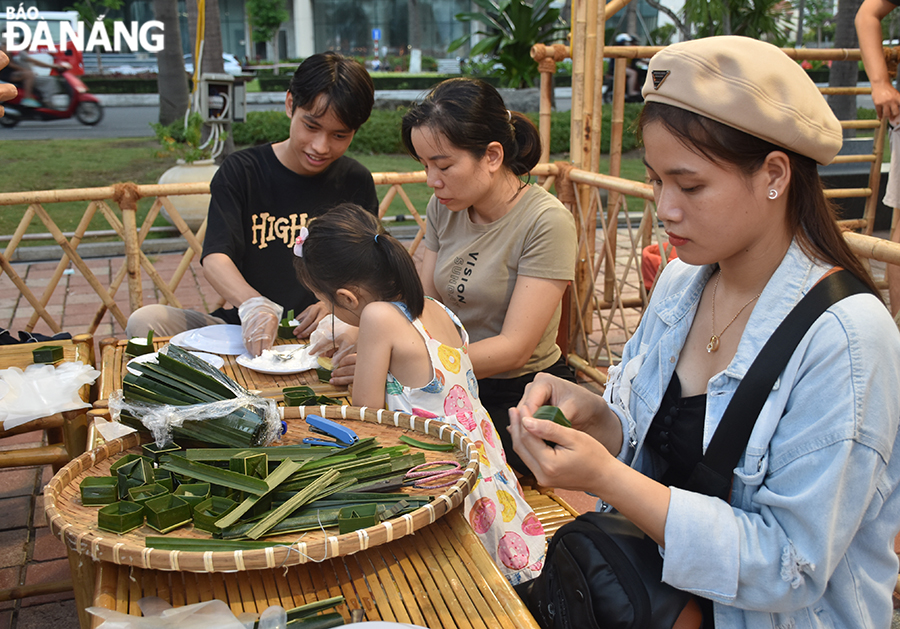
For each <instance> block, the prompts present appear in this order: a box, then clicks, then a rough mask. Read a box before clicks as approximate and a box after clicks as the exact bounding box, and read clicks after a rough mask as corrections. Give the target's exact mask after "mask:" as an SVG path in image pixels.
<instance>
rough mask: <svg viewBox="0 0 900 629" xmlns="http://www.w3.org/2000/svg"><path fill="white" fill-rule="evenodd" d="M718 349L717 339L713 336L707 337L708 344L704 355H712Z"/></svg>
mask: <svg viewBox="0 0 900 629" xmlns="http://www.w3.org/2000/svg"><path fill="white" fill-rule="evenodd" d="M718 349H719V337H718V336H716V335H715V334H713V335H712V336H711V337H709V343H707V344H706V353H707V354H712V353H713V352H714V351H716V350H718Z"/></svg>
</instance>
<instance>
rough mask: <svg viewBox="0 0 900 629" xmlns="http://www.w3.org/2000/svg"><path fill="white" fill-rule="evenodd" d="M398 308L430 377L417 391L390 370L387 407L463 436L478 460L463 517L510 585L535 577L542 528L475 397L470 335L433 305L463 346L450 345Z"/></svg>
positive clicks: (541, 547) (455, 319)
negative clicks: (422, 350)
mask: <svg viewBox="0 0 900 629" xmlns="http://www.w3.org/2000/svg"><path fill="white" fill-rule="evenodd" d="M392 303H393V304H394V305H395V306H397V307H398V308H399V309H400V310H401V311H402V312H403V314H405V315H406V318H407V319H409V320H410V322H411V323H412V325H413V326H414V327H415V328H416V330H418V331H419V334H421V335H422V338H423V339H424V340H425V346H426V347H427V348H428V354H429V356H430V357H431V365H432V367H433V369H434V378H432V380H431V382H430V383H428V385H426V386H424V387H422V388H420V389H411V388H410V387H405V386H403V385H402V384H400V383H399V382H398V381H397V380H396V379H395V378H394V376H393V375H391V373H390V372H389V373H388V375H387V385H386V387H385V395H386V398H387V407H388V408H389V409H390V410H392V411H402V412H405V413H411V414H413V415H418V416H419V417H434V418H438V419H440V420H442V421H445V422H447V423H449V424H452V425H453V426H455V427H456V428H457V429H459V430H460V431H462V432H463V433H465V434H466V435H467V436H468V437H469V439H471V440H472V441H473V442H474V443H475V446H476V447H477V449H478V454H479V457H480V459H481V465H480V471H479V474H478V478H477V480H476V483H475V488H474V489H473V490H472V492H471V493H470V494H469V495H468V496H467V497H466V500H465V503H464V508H465V514H466V518H467V519H468V520H469V523H470V524H471V525H472V528H473V529H474V530H475V532H476V533H477V534H478V536H479V537H480V538H481V541H482V543H483V544H484V545H485V547H486V548H487V550H488V552H489V553H490V554H491V556H492V557H493V558H494V561H495V562H496V564H497V566H498V567H499V568H500V571H501V572H502V573H503V575H504V576H505V577H506V578H507V580H509V582H510V583H512V584H513V585H516V584H518V583H521V582H524V581H528V580H530V579H533V578H535V577H537V576H538V575H539V574H540V572H541V568H542V567H543V564H544V546H545V543H544V527H543V526H542V525H541V523H540V521H539V520H538V518H537V516H536V515H535V513H534V510H533V509H532V508H531V507H530V506H529V505H528V503H527V502H525V498H524V497H523V496H522V488H521V487H520V486H519V482H518V481H517V480H516V476H515V474H514V473H513V471H512V469H511V468H510V467H509V466H508V465H507V464H506V455H505V453H504V452H503V446H502V445H501V443H500V438H499V436H498V435H497V432H496V430H495V429H494V424H493V423H492V422H491V418H490V416H489V415H488V413H487V411H486V410H485V409H484V407H483V406H482V405H481V402H480V401H479V399H478V381H477V380H476V379H475V373H474V371H473V370H472V361H471V359H470V358H469V355H468V344H469V335H468V334H467V333H466V330H465V328H464V327H463V325H462V323H461V322H460V320H459V318H458V317H457V316H456V315H455V314H453V312H451V311H450V310H449V309H448V308H447V307H446V306H444V305H443V304H440V302H435V303H438V304H439V305H440V306H441V307H442V308H444V310H445V311H446V313H447V315H448V316H449V317H450V318H451V319H452V320H453V323H455V324H456V327H457V328H458V329H459V334H460V337H461V338H462V347H450V346H449V345H444V344H443V343H441V342H440V341H438V340H437V339H434V338H432V336H431V335H430V334H429V333H428V330H426V329H425V326H424V325H422V322H421V321H420V320H419V319H415V320H414V319H413V318H412V317H411V316H410V313H409V310H408V309H407V308H406V305H405V304H403V303H402V302H392Z"/></svg>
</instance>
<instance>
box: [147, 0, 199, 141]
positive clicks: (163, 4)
mask: <svg viewBox="0 0 900 629" xmlns="http://www.w3.org/2000/svg"><path fill="white" fill-rule="evenodd" d="M189 4H190V2H189ZM153 13H154V16H155V17H156V19H157V20H159V21H160V22H162V24H163V49H162V50H161V51H159V52H158V53H157V55H156V62H157V65H158V67H159V72H158V74H157V77H156V80H157V83H158V85H159V123H160V124H162V125H169V124H171V123H172V122H174V121H175V120H178V119H181V118H183V117H184V113H185V112H186V111H187V108H188V102H189V97H188V83H187V75H186V73H185V71H184V57H183V56H182V54H181V27H180V26H179V24H178V2H177V0H153Z"/></svg>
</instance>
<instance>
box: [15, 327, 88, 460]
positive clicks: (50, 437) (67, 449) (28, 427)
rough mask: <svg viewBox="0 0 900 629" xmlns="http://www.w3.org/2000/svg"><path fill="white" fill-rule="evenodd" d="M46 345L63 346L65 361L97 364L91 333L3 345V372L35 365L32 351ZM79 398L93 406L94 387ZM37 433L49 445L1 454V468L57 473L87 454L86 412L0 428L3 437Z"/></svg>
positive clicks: (83, 390) (59, 415)
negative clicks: (43, 467)
mask: <svg viewBox="0 0 900 629" xmlns="http://www.w3.org/2000/svg"><path fill="white" fill-rule="evenodd" d="M47 345H59V346H61V347H62V348H63V360H64V361H66V362H74V361H81V362H82V363H84V364H86V365H91V366H93V365H94V339H93V337H92V336H91V335H90V334H79V335H77V336H75V337H74V338H73V339H71V340H61V341H47V342H44V343H22V344H19V345H2V346H0V369H8V368H9V367H19V368H20V369H24V368H25V367H27V366H28V365H30V364H32V363H33V362H34V361H33V360H32V355H31V352H32V350H34V349H36V348H38V347H44V346H47ZM80 395H81V399H83V400H84V401H85V402H88V403H90V402H93V400H94V397H93V395H92V392H91V387H90V386H88V385H85V386H84V387H82V390H81V391H80ZM35 430H43V431H46V433H47V442H48V445H46V446H41V447H38V448H21V449H18V450H5V451H3V452H0V468H6V467H25V466H32V465H52V466H53V471H54V472H56V471H58V470H59V469H60V468H61V467H62V466H63V465H65V464H66V463H68V462H69V461H71V460H72V459H73V458H75V457H76V456H78V455H79V454H81V453H82V452H84V451H85V449H86V447H87V410H86V409H79V410H75V411H66V412H64V413H55V414H53V415H48V416H47V417H41V418H39V419H34V420H32V421H30V422H27V423H25V424H21V425H19V426H16V427H15V428H11V429H10V430H2V429H0V438H2V437H9V436H12V435H19V434H23V433H27V432H32V431H35Z"/></svg>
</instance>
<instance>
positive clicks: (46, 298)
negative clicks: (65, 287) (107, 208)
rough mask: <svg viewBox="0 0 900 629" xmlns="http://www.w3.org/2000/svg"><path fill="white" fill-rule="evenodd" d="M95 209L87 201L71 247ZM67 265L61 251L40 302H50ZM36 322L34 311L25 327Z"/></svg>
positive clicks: (86, 226) (74, 245) (29, 330)
mask: <svg viewBox="0 0 900 629" xmlns="http://www.w3.org/2000/svg"><path fill="white" fill-rule="evenodd" d="M96 211H97V202H96V201H91V202H90V203H88V206H87V209H86V210H85V211H84V214H83V215H82V216H81V220H80V221H79V222H78V226H77V227H76V228H75V234H74V235H73V236H72V239H71V240H70V241H69V242H70V243H72V248H73V249H78V245H79V244H80V243H81V239H82V238H83V237H84V232H86V231H87V228H88V226H89V225H90V224H91V220H92V219H93V218H94V214H95V213H96ZM67 266H69V256H67V255H66V254H65V253H63V255H62V258H60V260H59V263H58V264H57V265H56V269H55V270H54V271H53V276H52V277H51V278H50V280H49V281H48V282H47V287H46V288H45V289H44V292H43V294H42V295H41V303H42V304H43V305H44V306H46V305H47V304H48V303H49V302H50V297H51V296H52V295H53V291H54V290H56V287H57V286H58V285H59V280H60V279H62V276H63V273H64V272H65V270H66V267H67ZM37 322H38V313H37V312H34V313H32V315H31V318H29V319H28V323H27V324H25V329H26V330H27V331H28V332H31V331H33V330H34V326H35V325H36V324H37Z"/></svg>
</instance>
